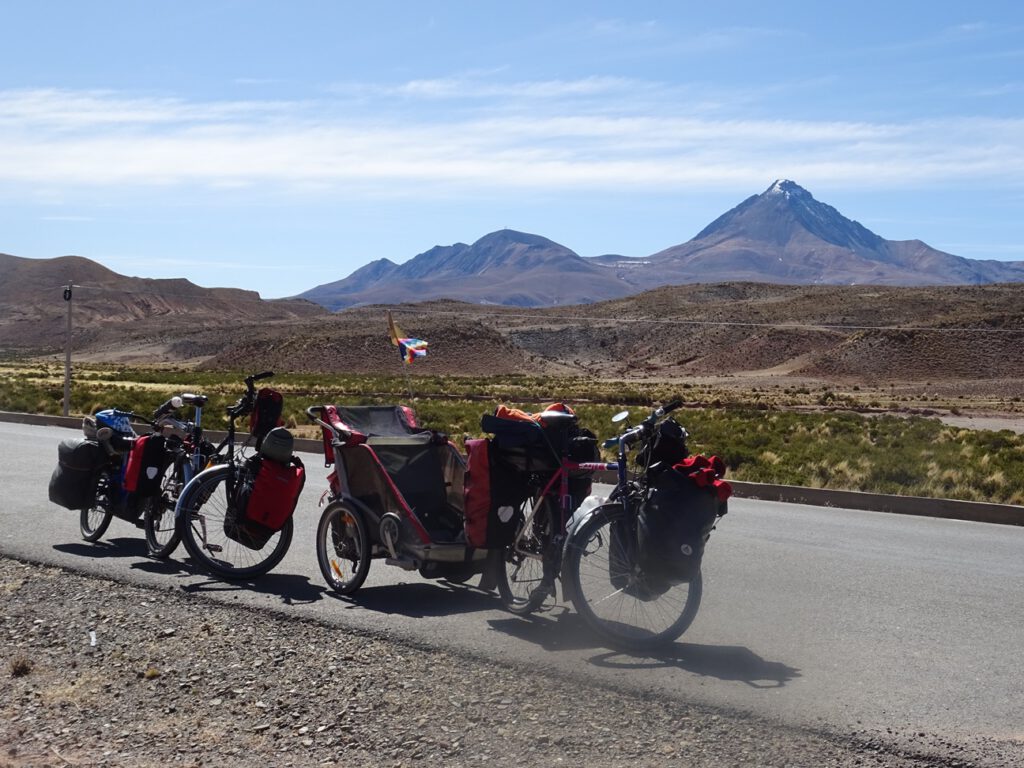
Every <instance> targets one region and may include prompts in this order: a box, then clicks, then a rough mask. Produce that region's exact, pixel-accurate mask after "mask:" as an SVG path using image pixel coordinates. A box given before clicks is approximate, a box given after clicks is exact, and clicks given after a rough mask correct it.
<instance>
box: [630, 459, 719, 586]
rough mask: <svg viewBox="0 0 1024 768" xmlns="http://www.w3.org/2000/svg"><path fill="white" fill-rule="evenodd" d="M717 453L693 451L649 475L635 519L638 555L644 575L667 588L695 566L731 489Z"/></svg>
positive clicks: (695, 570) (685, 577)
mask: <svg viewBox="0 0 1024 768" xmlns="http://www.w3.org/2000/svg"><path fill="white" fill-rule="evenodd" d="M724 471H725V468H724V465H722V463H721V461H720V460H718V459H717V458H713V459H710V460H709V459H706V458H705V457H703V456H696V457H694V458H693V459H690V460H688V461H687V462H685V463H681V464H677V465H675V466H674V467H672V468H671V469H669V470H666V471H664V472H661V473H659V474H658V475H657V477H656V478H654V480H653V482H652V483H651V487H650V488H649V490H648V495H647V499H646V501H645V502H644V504H643V506H642V508H641V509H640V513H639V516H638V521H637V547H638V550H637V558H638V564H639V565H640V568H641V570H642V572H643V573H644V574H645V575H646V576H647V581H648V583H649V584H650V585H652V586H654V587H662V588H664V589H667V588H668V587H671V586H673V585H676V584H681V583H683V582H686V581H690V580H692V579H693V578H695V577H696V576H697V574H698V573H699V572H700V565H701V560H702V558H703V556H704V545H705V543H706V542H707V540H708V537H709V536H710V535H711V530H712V529H713V528H714V527H715V522H716V521H717V520H718V518H719V517H721V516H722V515H724V514H725V513H726V512H727V511H728V508H727V506H726V503H727V499H728V498H729V495H730V494H731V492H732V489H731V488H730V487H729V484H728V483H726V482H724V481H722V480H721V479H720V478H721V475H722V474H723V473H724Z"/></svg>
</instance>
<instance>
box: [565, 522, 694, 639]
mask: <svg viewBox="0 0 1024 768" xmlns="http://www.w3.org/2000/svg"><path fill="white" fill-rule="evenodd" d="M616 524H624V525H628V521H627V518H626V515H625V512H624V511H623V509H622V507H621V506H618V505H613V506H612V505H610V506H608V507H605V508H602V509H599V510H597V511H596V512H595V513H594V514H593V516H592V517H590V518H589V519H587V520H586V521H585V522H583V523H582V524H581V525H580V526H579V527H578V528H576V530H574V531H573V533H572V536H571V537H570V539H569V544H568V547H567V552H566V558H565V563H564V567H563V571H562V577H563V579H568V580H569V588H570V590H571V592H572V602H573V606H574V607H575V608H576V611H577V613H579V614H580V616H582V617H583V619H584V621H586V623H587V624H588V625H589V626H590V627H591V628H592V629H593V630H594V631H595V633H596V634H597V635H599V636H600V637H601V638H602V639H603V640H605V641H606V642H607V643H608V644H609V645H610V646H611V647H613V648H616V649H619V650H627V651H645V650H652V649H655V648H659V647H661V646H665V645H668V644H669V643H672V642H673V641H675V640H676V639H677V638H678V637H679V636H680V635H681V634H683V632H685V631H686V630H687V629H688V628H689V626H690V624H692V623H693V620H694V618H696V616H697V611H698V610H699V608H700V602H701V598H702V596H703V591H704V581H703V578H702V576H701V574H700V572H699V571H698V573H697V575H696V577H695V578H694V579H692V580H691V581H689V582H684V583H682V584H677V585H674V586H670V587H667V588H666V587H665V586H664V585H658V586H652V585H651V584H648V583H646V582H645V580H644V576H643V573H642V572H638V571H637V569H636V568H634V567H633V566H632V563H631V562H628V560H629V559H630V558H629V557H628V555H627V554H624V549H623V545H622V544H621V536H622V535H628V533H627V534H623V532H622V531H621V530H616V529H613V526H614V525H616Z"/></svg>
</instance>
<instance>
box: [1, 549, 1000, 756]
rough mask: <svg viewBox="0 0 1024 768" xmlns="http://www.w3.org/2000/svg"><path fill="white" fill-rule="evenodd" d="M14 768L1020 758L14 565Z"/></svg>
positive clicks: (8, 576)
mask: <svg viewBox="0 0 1024 768" xmlns="http://www.w3.org/2000/svg"><path fill="white" fill-rule="evenodd" d="M0 604H2V607H3V611H2V615H3V636H4V644H3V650H2V651H0V662H2V666H0V673H2V674H3V680H4V682H3V685H2V688H0V690H2V691H3V695H2V697H0V767H2V768H11V767H13V766H25V767H28V766H32V767H36V766H76V765H77V766H133V767H138V766H141V767H146V766H152V767H153V768H156V767H158V766H159V767H160V768H165V767H166V766H169V765H182V766H239V768H241V767H243V766H245V767H248V766H252V765H273V766H309V765H372V766H412V765H414V764H416V765H445V766H486V765H503V766H504V765H529V766H555V765H565V766H582V765H586V766H593V767H594V768H602V767H603V766H624V767H625V766H628V767H629V768H634V767H635V766H677V765H699V766H702V767H703V768H716V767H718V768H726V767H728V768H736V767H737V766H768V767H770V766H779V767H780V768H781V767H782V766H800V767H806V768H819V767H824V766H831V767H832V768H855V767H856V768H867V767H874V768H922V766H924V767H927V766H934V767H935V768H939V767H945V768H952V767H953V766H958V767H960V766H968V765H974V766H978V767H979V768H982V767H984V766H988V767H989V768H1009V767H1010V766H1013V765H1019V762H1018V761H1017V758H1019V756H1020V752H1019V748H1020V746H1019V745H1012V744H999V743H993V742H987V741H983V740H976V741H974V742H971V743H967V744H965V743H952V742H948V741H945V740H943V739H942V738H941V737H935V736H926V735H925V734H917V733H905V734H901V733H898V732H895V731H889V732H887V733H884V734H879V733H866V732H861V733H850V734H841V735H828V734H821V733H810V732H804V731H799V730H795V729H792V728H787V727H782V726H779V725H776V724H772V723H765V722H762V721H757V720H751V719H747V718H744V717H741V716H738V715H735V714H730V713H726V712H716V711H710V710H707V709H703V708H700V707H696V706H692V705H688V704H686V703H684V702H677V701H666V700H664V699H662V698H654V697H648V696H644V695H642V694H638V693H637V692H630V691H617V690H612V689H609V688H604V687H597V686H593V685H589V684H588V683H587V682H586V681H584V680H579V679H572V680H569V679H564V678H561V677H557V676H545V675H542V674H539V670H538V669H536V668H521V667H516V666H512V665H504V664H494V663H488V662H486V661H483V660H480V659H476V658H468V657H465V656H455V655H451V654H449V653H446V652H444V651H442V650H437V649H430V648H420V647H413V646H410V645H408V644H405V643H402V642H398V641H395V640H392V639H389V638H388V637H387V634H386V630H385V631H383V632H382V633H381V634H379V635H377V636H374V637H367V636H364V635H362V634H360V633H358V632H354V631H351V630H347V629H345V628H343V627H332V626H326V625H322V624H318V623H314V622H309V621H297V620H292V619H288V618H286V617H284V616H281V615H274V614H270V613H263V612H258V611H254V610H251V609H244V608H236V607H231V606H225V605H223V604H218V603H215V602H211V601H208V600H205V599H203V598H202V597H197V596H189V595H186V594H184V593H181V592H179V591H175V590H173V589H168V590H154V589H145V588H142V587H138V586H133V585H128V584H123V583H116V582H112V581H107V580H103V579H98V578H93V577H86V576H83V575H79V574H75V573H70V572H66V571H62V570H60V569H57V568H51V567H43V566H37V565H32V564H25V563H21V562H17V561H13V560H10V559H6V558H0Z"/></svg>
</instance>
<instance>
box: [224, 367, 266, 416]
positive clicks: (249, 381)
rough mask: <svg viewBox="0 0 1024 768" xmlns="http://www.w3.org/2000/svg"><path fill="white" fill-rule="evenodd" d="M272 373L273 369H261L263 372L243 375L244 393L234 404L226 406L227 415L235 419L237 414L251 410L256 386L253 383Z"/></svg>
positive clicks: (241, 414)
mask: <svg viewBox="0 0 1024 768" xmlns="http://www.w3.org/2000/svg"><path fill="white" fill-rule="evenodd" d="M273 375H274V372H273V371H263V373H254V374H252V375H250V376H246V377H245V394H244V395H242V396H241V397H240V398H238V400H237V401H236V402H235V404H234V405H229V406H228V408H227V411H228V416H229V417H231V418H232V419H237V418H238V417H239V416H244V415H245V414H247V413H249V412H250V411H252V407H253V403H254V401H255V399H256V387H254V386H253V385H254V384H255V383H256V382H257V381H260V380H262V379H269V378H270V377H271V376H273Z"/></svg>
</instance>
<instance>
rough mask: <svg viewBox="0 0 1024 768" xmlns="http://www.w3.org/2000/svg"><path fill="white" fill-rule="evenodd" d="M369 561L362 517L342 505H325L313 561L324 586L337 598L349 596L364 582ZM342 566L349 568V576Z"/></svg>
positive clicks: (368, 542)
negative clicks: (335, 594) (317, 567)
mask: <svg viewBox="0 0 1024 768" xmlns="http://www.w3.org/2000/svg"><path fill="white" fill-rule="evenodd" d="M370 558H371V552H370V536H369V533H368V532H367V526H366V517H365V516H364V515H363V513H362V512H360V511H359V510H358V509H356V508H355V507H354V506H352V505H351V504H349V503H348V502H345V501H333V502H331V503H330V504H328V505H327V507H326V508H325V509H324V511H323V514H322V515H320V523H319V525H318V526H317V530H316V561H317V564H318V565H319V566H320V573H321V574H322V575H323V577H324V581H326V582H327V585H328V586H329V587H330V588H331V589H332V590H333V591H335V592H337V593H338V594H339V595H351V594H352V593H354V592H355V591H356V590H357V589H359V588H360V587H361V586H363V582H364V581H366V575H367V574H368V573H369V571H370ZM346 564H351V575H349V576H346V572H347V571H348V570H349V569H348V568H346V567H345V565H346Z"/></svg>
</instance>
